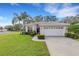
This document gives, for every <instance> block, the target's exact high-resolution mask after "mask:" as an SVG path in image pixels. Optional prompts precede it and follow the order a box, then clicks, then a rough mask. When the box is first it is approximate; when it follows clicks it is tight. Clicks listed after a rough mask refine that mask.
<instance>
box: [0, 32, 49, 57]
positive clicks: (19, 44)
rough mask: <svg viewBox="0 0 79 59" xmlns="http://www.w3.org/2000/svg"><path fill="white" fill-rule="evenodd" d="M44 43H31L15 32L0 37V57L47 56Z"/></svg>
mask: <svg viewBox="0 0 79 59" xmlns="http://www.w3.org/2000/svg"><path fill="white" fill-rule="evenodd" d="M48 55H49V53H48V49H47V47H46V44H45V42H35V41H32V37H31V36H29V35H20V34H19V33H17V32H14V33H10V34H3V35H0V56H48Z"/></svg>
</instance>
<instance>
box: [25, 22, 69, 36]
mask: <svg viewBox="0 0 79 59" xmlns="http://www.w3.org/2000/svg"><path fill="white" fill-rule="evenodd" d="M68 26H69V24H68V23H59V22H34V23H29V24H26V31H31V30H33V31H36V32H37V33H40V34H44V35H45V36H65V32H66V31H67V30H66V29H67V27H68Z"/></svg>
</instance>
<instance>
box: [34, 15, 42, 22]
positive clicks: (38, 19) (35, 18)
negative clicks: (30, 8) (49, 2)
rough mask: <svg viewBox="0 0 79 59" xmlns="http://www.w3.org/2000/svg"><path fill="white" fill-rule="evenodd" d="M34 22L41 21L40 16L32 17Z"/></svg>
mask: <svg viewBox="0 0 79 59" xmlns="http://www.w3.org/2000/svg"><path fill="white" fill-rule="evenodd" d="M34 21H35V22H40V21H43V17H42V16H41V15H39V16H35V17H34Z"/></svg>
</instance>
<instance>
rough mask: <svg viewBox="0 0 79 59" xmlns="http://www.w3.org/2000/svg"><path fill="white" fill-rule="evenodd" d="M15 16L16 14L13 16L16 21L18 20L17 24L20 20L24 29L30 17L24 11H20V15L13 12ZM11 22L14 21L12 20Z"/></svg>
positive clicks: (30, 19) (30, 20)
mask: <svg viewBox="0 0 79 59" xmlns="http://www.w3.org/2000/svg"><path fill="white" fill-rule="evenodd" d="M15 16H16V19H15V18H14V19H15V20H16V22H18V21H19V24H20V22H22V25H23V30H25V27H26V24H27V23H30V22H32V17H30V16H29V15H28V14H27V13H26V12H22V13H21V14H20V15H18V14H16V13H15ZM12 22H13V23H14V20H13V21H12Z"/></svg>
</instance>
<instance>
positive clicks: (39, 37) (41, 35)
mask: <svg viewBox="0 0 79 59" xmlns="http://www.w3.org/2000/svg"><path fill="white" fill-rule="evenodd" d="M37 37H38V39H45V35H43V34H38V35H37Z"/></svg>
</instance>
